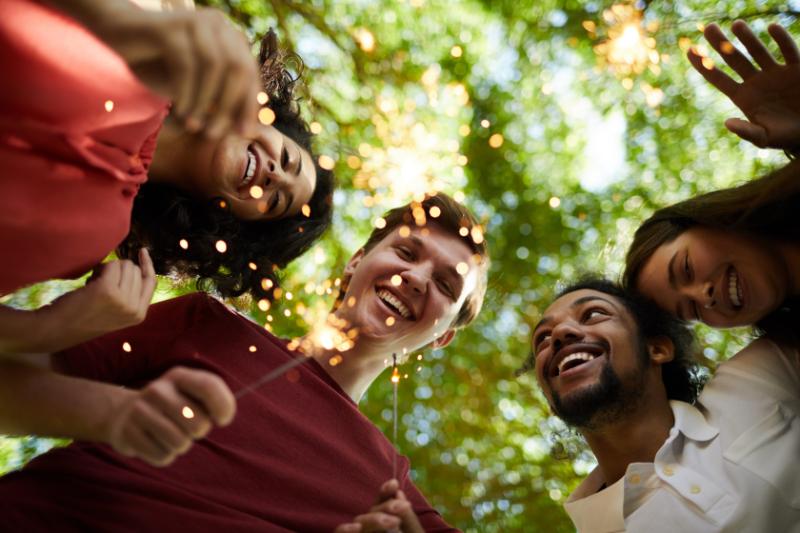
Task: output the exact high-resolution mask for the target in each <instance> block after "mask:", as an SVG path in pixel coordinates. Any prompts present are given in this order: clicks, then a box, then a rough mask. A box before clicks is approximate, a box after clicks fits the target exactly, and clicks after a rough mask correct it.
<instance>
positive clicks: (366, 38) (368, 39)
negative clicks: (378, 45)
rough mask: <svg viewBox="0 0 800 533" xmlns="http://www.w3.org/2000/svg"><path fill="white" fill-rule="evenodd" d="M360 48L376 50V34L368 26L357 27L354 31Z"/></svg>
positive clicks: (367, 50)
mask: <svg viewBox="0 0 800 533" xmlns="http://www.w3.org/2000/svg"><path fill="white" fill-rule="evenodd" d="M353 33H354V34H355V35H354V36H355V38H356V42H357V43H358V46H359V48H361V49H362V50H363V51H365V52H367V53H369V52H372V51H373V50H375V36H374V35H372V32H371V31H369V30H368V29H367V28H356V29H355V30H354V32H353Z"/></svg>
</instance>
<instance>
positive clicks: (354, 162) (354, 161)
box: [347, 155, 361, 170]
mask: <svg viewBox="0 0 800 533" xmlns="http://www.w3.org/2000/svg"><path fill="white" fill-rule="evenodd" d="M347 166H348V167H350V168H352V169H353V170H358V169H359V168H361V159H359V157H358V156H357V155H351V156H348V157H347Z"/></svg>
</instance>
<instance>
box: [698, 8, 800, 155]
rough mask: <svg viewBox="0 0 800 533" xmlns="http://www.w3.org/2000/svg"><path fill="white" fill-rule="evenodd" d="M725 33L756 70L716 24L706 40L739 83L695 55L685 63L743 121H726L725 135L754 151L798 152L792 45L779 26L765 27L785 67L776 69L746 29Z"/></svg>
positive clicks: (799, 96)
mask: <svg viewBox="0 0 800 533" xmlns="http://www.w3.org/2000/svg"><path fill="white" fill-rule="evenodd" d="M731 29H732V30H733V33H734V34H735V35H736V36H737V37H738V38H739V41H741V43H742V44H744V46H745V48H746V49H747V51H748V52H749V53H750V56H751V57H752V58H753V60H754V61H755V63H756V64H757V65H758V67H760V69H759V68H758V67H757V66H756V65H754V64H753V63H752V62H751V61H750V60H749V59H748V58H747V57H746V56H745V55H744V54H742V53H741V52H740V51H739V50H737V49H736V48H735V47H734V46H733V45H732V44H731V42H730V41H729V40H728V39H727V38H726V37H725V34H724V33H723V32H722V30H721V29H720V28H719V26H717V25H716V24H711V25H709V26H708V27H707V28H706V30H705V37H706V40H707V41H708V42H709V44H710V45H711V46H712V47H713V48H714V49H715V50H717V52H719V53H720V55H721V56H722V58H723V59H724V61H725V62H726V63H727V64H728V65H729V66H730V67H731V68H732V69H733V70H734V71H735V72H736V73H737V74H739V76H741V78H742V81H741V83H739V82H736V81H735V80H733V79H732V78H731V77H730V76H728V75H727V74H725V73H724V72H722V71H721V70H719V69H718V68H717V67H715V66H714V65H713V62H709V61H708V60H707V59H706V58H704V57H702V56H701V55H700V54H698V53H697V51H696V50H691V51H690V52H689V54H688V57H689V61H690V62H691V63H692V66H693V67H694V68H695V69H696V70H697V71H698V72H699V73H700V74H702V75H703V77H704V78H705V79H706V80H708V82H709V83H711V84H712V85H713V86H714V87H716V88H717V89H719V90H720V91H721V92H722V93H723V94H725V95H726V96H727V97H728V98H730V99H731V101H732V102H733V103H734V104H736V106H737V107H739V109H741V110H742V112H743V113H744V115H745V117H747V120H743V119H740V118H730V119H728V120H726V121H725V126H726V127H727V128H728V129H729V130H731V131H732V132H733V133H735V134H736V135H738V136H740V137H741V138H743V139H745V140H747V141H750V142H752V143H753V144H755V145H756V146H760V147H771V148H782V149H784V150H796V149H797V148H798V147H800V51H798V48H797V45H796V44H795V43H794V41H793V40H792V38H791V36H790V35H789V33H788V32H787V31H786V30H785V29H784V28H783V27H782V26H780V25H778V24H772V25H770V27H769V33H770V35H771V36H772V38H773V39H774V40H775V42H776V43H777V44H778V46H779V47H780V50H781V53H782V54H783V58H784V61H785V64H781V63H778V61H777V60H776V59H775V58H774V57H773V56H772V54H770V53H769V51H768V50H767V48H766V47H765V46H764V44H763V43H762V42H761V41H759V40H758V38H757V37H756V36H755V34H754V33H753V32H752V30H751V29H750V28H749V27H748V26H747V24H745V23H744V22H742V21H736V22H734V24H733V26H732V27H731Z"/></svg>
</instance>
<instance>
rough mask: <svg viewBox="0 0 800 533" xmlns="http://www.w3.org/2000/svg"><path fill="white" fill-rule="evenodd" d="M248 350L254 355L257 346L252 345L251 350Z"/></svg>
mask: <svg viewBox="0 0 800 533" xmlns="http://www.w3.org/2000/svg"><path fill="white" fill-rule="evenodd" d="M248 349H249V350H250V351H251V352H253V353H255V351H256V347H255V345H254V344H251V345H250V348H248Z"/></svg>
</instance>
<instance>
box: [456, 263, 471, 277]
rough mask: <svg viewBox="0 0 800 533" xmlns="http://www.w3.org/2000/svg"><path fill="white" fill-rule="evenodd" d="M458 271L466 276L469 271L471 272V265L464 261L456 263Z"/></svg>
mask: <svg viewBox="0 0 800 533" xmlns="http://www.w3.org/2000/svg"><path fill="white" fill-rule="evenodd" d="M456 272H458V273H459V274H461V275H462V276H466V275H467V272H469V266H468V265H467V264H466V263H464V262H463V261H462V262H461V263H458V264H457V265H456Z"/></svg>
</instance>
